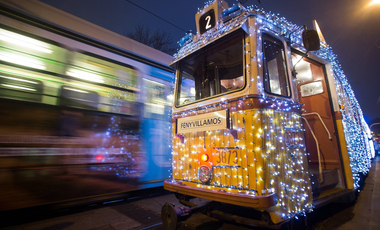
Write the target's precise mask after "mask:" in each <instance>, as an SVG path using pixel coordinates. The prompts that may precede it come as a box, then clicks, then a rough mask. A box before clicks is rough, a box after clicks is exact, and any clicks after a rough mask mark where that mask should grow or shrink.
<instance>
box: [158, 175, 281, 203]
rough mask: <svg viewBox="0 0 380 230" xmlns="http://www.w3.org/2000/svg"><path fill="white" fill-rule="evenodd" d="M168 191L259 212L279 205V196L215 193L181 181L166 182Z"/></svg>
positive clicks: (165, 186)
mask: <svg viewBox="0 0 380 230" xmlns="http://www.w3.org/2000/svg"><path fill="white" fill-rule="evenodd" d="M164 188H165V189H166V190H169V191H172V192H176V193H180V194H183V195H188V196H193V197H199V198H204V199H208V200H213V201H218V202H221V203H228V204H233V205H239V206H244V207H250V208H254V209H257V210H265V209H268V208H270V207H272V206H274V205H276V204H277V195H276V194H275V193H274V194H270V195H263V196H257V195H249V194H243V193H231V192H227V191H222V190H220V191H215V190H209V189H204V188H197V187H192V186H188V185H186V184H184V183H182V182H180V181H175V180H166V181H165V182H164Z"/></svg>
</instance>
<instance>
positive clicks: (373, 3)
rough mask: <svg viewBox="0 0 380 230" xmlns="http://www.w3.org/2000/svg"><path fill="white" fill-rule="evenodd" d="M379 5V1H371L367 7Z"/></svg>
mask: <svg viewBox="0 0 380 230" xmlns="http://www.w3.org/2000/svg"><path fill="white" fill-rule="evenodd" d="M376 4H380V0H372V2H371V3H370V4H369V5H376Z"/></svg>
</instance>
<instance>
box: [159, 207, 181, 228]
mask: <svg viewBox="0 0 380 230" xmlns="http://www.w3.org/2000/svg"><path fill="white" fill-rule="evenodd" d="M161 220H162V224H163V226H164V229H166V230H176V229H177V227H178V225H179V221H178V216H177V213H176V211H175V209H174V206H173V205H172V204H169V203H165V204H164V206H162V209H161Z"/></svg>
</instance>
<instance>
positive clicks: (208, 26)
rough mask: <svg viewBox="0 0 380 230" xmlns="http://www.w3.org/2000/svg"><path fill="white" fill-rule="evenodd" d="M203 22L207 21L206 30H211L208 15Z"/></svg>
mask: <svg viewBox="0 0 380 230" xmlns="http://www.w3.org/2000/svg"><path fill="white" fill-rule="evenodd" d="M205 20H206V21H207V22H206V30H208V29H210V28H211V24H210V22H211V16H210V15H209V16H207V17H206V18H205Z"/></svg>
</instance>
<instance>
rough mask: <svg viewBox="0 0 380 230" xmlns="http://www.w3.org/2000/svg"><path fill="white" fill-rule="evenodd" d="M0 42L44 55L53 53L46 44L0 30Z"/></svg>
mask: <svg viewBox="0 0 380 230" xmlns="http://www.w3.org/2000/svg"><path fill="white" fill-rule="evenodd" d="M0 40H2V41H5V42H9V43H13V44H15V45H18V46H22V47H25V48H29V49H34V50H37V51H41V52H44V53H52V52H53V51H52V50H51V49H49V45H48V44H47V43H44V42H41V41H38V40H36V39H33V38H30V37H27V36H24V35H21V34H17V33H13V32H11V31H8V30H4V29H0Z"/></svg>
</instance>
